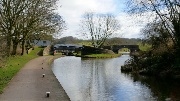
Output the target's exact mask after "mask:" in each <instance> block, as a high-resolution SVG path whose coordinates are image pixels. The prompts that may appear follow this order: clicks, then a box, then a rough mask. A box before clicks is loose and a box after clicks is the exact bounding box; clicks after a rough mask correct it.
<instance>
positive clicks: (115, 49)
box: [103, 45, 140, 53]
mask: <svg viewBox="0 0 180 101" xmlns="http://www.w3.org/2000/svg"><path fill="white" fill-rule="evenodd" d="M103 48H104V49H110V50H112V51H113V52H115V53H118V51H119V50H120V49H122V48H128V49H129V50H130V53H133V52H137V51H140V49H139V45H113V46H104V47H103Z"/></svg>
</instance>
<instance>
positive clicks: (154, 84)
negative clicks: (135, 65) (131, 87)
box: [132, 74, 180, 101]
mask: <svg viewBox="0 0 180 101" xmlns="http://www.w3.org/2000/svg"><path fill="white" fill-rule="evenodd" d="M132 79H133V80H134V82H141V83H142V84H143V85H146V86H147V87H149V88H150V90H151V92H152V93H153V96H154V97H157V100H158V101H165V99H167V98H171V100H173V101H176V100H178V99H180V93H179V91H180V84H179V82H172V81H170V80H169V81H168V80H162V79H158V78H153V77H146V76H141V75H136V74H135V75H133V76H132Z"/></svg>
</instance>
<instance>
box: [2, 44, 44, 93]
mask: <svg viewBox="0 0 180 101" xmlns="http://www.w3.org/2000/svg"><path fill="white" fill-rule="evenodd" d="M40 50H41V48H35V49H34V50H32V51H31V53H29V54H26V55H23V56H11V57H9V58H8V59H7V62H6V63H5V64H6V65H5V66H4V67H2V68H0V93H2V92H3V89H4V88H5V87H6V85H7V84H8V83H9V82H10V80H11V79H12V78H13V76H14V75H15V74H16V73H17V72H18V71H19V70H20V69H21V68H22V67H23V66H24V65H25V64H26V63H27V62H28V61H30V60H31V59H34V58H36V57H38V56H37V52H38V51H40Z"/></svg>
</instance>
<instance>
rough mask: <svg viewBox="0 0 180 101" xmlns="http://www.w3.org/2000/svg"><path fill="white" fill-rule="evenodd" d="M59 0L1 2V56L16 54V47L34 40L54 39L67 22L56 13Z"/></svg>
mask: <svg viewBox="0 0 180 101" xmlns="http://www.w3.org/2000/svg"><path fill="white" fill-rule="evenodd" d="M56 2H57V0H1V1H0V39H1V40H0V57H5V56H10V55H16V51H17V46H18V45H20V46H21V48H22V52H21V55H23V54H24V49H25V46H27V45H31V43H32V41H33V40H40V39H42V38H45V37H49V38H52V37H53V36H57V35H59V34H60V32H61V31H62V30H64V29H65V22H64V20H63V19H62V17H61V16H60V15H58V14H57V13H55V12H54V10H55V8H56V5H55V4H56Z"/></svg>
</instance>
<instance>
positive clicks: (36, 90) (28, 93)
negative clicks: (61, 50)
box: [0, 56, 70, 101]
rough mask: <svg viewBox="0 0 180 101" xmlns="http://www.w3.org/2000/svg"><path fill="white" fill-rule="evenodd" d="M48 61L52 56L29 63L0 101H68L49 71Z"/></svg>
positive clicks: (12, 81) (17, 75) (5, 90)
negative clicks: (48, 94) (47, 94)
mask: <svg viewBox="0 0 180 101" xmlns="http://www.w3.org/2000/svg"><path fill="white" fill-rule="evenodd" d="M50 59H53V56H42V57H38V58H36V59H33V60H31V61H29V62H28V63H27V64H26V65H25V66H24V67H23V68H22V69H21V70H20V71H19V72H18V73H17V74H16V75H15V76H14V78H13V79H12V80H11V82H10V83H9V84H8V86H7V87H6V88H5V89H4V91H3V93H2V94H0V101H70V99H69V97H68V96H67V94H66V92H65V91H64V89H63V87H62V86H61V85H60V83H59V82H58V80H57V79H56V77H55V75H54V74H53V72H52V70H51V65H50V63H49V61H50ZM42 74H45V76H44V77H43V75H42ZM46 92H50V96H49V97H47V96H46Z"/></svg>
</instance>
